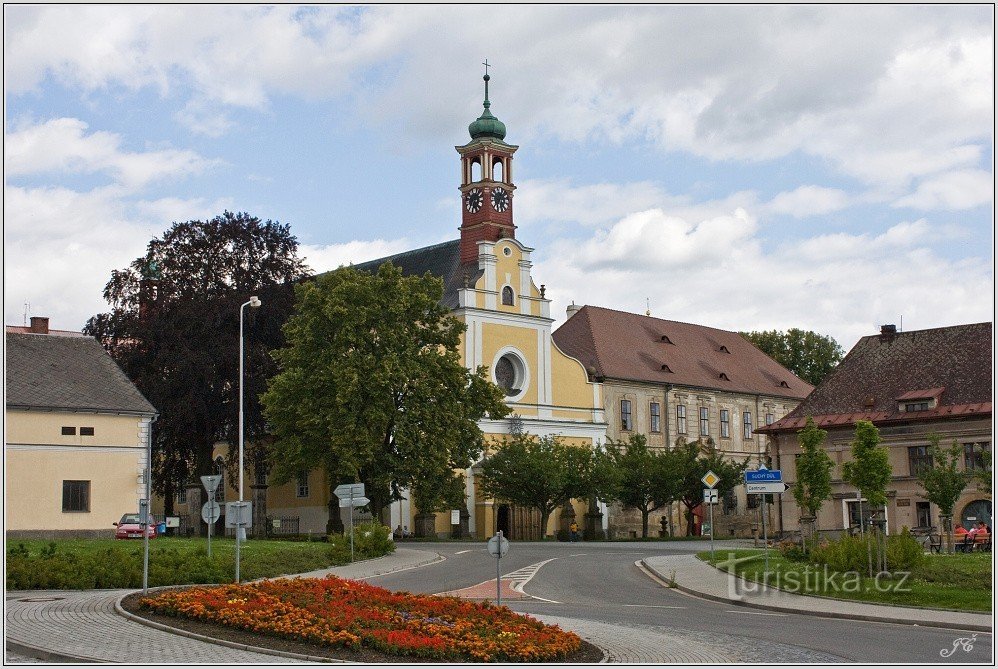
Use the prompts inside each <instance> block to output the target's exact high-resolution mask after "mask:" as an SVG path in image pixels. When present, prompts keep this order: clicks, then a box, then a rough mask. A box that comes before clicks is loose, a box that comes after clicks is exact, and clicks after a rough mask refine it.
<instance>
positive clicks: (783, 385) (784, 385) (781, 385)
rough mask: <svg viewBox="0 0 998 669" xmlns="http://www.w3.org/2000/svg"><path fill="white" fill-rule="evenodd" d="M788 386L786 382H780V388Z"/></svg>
mask: <svg viewBox="0 0 998 669" xmlns="http://www.w3.org/2000/svg"><path fill="white" fill-rule="evenodd" d="M789 387H790V384H789V383H787V382H786V381H780V388H789Z"/></svg>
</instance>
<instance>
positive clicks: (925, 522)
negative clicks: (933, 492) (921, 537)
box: [915, 502, 932, 527]
mask: <svg viewBox="0 0 998 669" xmlns="http://www.w3.org/2000/svg"><path fill="white" fill-rule="evenodd" d="M929 509H930V507H929V503H928V502H915V527H932V514H931V513H930V510H929Z"/></svg>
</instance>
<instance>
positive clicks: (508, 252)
mask: <svg viewBox="0 0 998 669" xmlns="http://www.w3.org/2000/svg"><path fill="white" fill-rule="evenodd" d="M502 253H503V255H506V256H511V255H513V249H511V248H509V247H508V246H507V247H505V248H503V250H502Z"/></svg>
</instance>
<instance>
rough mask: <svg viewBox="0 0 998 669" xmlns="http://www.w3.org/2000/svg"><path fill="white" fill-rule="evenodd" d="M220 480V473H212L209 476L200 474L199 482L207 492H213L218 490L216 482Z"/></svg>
mask: <svg viewBox="0 0 998 669" xmlns="http://www.w3.org/2000/svg"><path fill="white" fill-rule="evenodd" d="M221 481H222V475H221V474H213V475H211V476H202V477H201V483H202V484H203V485H204V489H205V490H207V491H208V492H215V491H216V490H218V484H219V483H221ZM206 522H207V521H206Z"/></svg>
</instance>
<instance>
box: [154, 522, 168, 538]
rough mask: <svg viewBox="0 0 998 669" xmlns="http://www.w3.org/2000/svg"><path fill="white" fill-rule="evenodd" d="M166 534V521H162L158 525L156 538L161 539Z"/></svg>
mask: <svg viewBox="0 0 998 669" xmlns="http://www.w3.org/2000/svg"><path fill="white" fill-rule="evenodd" d="M164 534H166V521H165V520H161V521H159V522H158V523H156V536H160V537H161V536H163V535H164Z"/></svg>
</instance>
